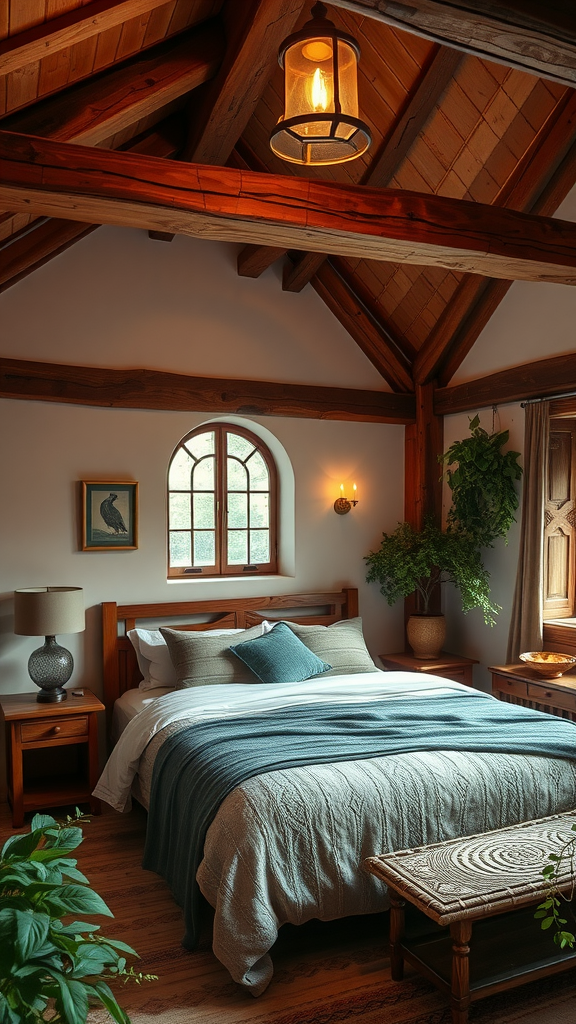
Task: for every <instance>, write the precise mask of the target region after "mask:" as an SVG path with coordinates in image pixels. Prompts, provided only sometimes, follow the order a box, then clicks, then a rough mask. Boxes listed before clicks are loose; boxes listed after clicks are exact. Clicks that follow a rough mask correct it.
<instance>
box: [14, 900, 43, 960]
mask: <svg viewBox="0 0 576 1024" xmlns="http://www.w3.org/2000/svg"><path fill="white" fill-rule="evenodd" d="M14 918H15V925H16V935H15V939H14V951H15V953H16V957H17V959H18V961H19V962H20V963H24V962H25V961H26V960H31V959H32V957H33V956H35V953H36V950H37V949H39V948H40V947H41V946H42V945H43V943H44V941H45V939H46V936H47V935H48V928H49V927H50V918H49V917H48V915H47V914H35V913H34V912H33V911H29V912H22V911H21V910H15V911H14Z"/></svg>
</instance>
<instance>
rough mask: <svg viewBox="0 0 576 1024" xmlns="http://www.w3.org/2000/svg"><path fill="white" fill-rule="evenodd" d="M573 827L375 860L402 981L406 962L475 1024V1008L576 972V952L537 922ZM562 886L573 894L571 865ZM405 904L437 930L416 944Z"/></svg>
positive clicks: (570, 819) (534, 828) (372, 867)
mask: <svg viewBox="0 0 576 1024" xmlns="http://www.w3.org/2000/svg"><path fill="white" fill-rule="evenodd" d="M574 823H576V811H573V812H570V813H568V814H555V815H552V816H551V817H549V818H540V819H539V820H537V821H528V822H523V823H522V824H520V825H513V826H511V827H509V828H501V829H497V830H496V831H494V832H485V833H483V834H482V835H475V836H466V837H465V838H462V839H452V840H449V841H448V842H444V843H435V844H433V845H430V846H421V847H419V848H417V849H414V850H400V851H397V852H396V853H384V854H380V855H379V856H377V857H369V858H368V859H367V860H366V861H365V866H366V868H367V869H368V871H370V872H372V874H374V875H376V876H377V877H378V878H380V879H382V881H383V882H385V883H386V885H387V886H388V887H389V890H390V903H391V909H390V960H391V971H392V977H393V979H394V980H395V981H400V980H401V979H402V976H403V969H404V960H405V959H406V960H407V961H408V962H409V963H411V964H412V966H413V967H415V968H416V969H417V970H419V971H420V972H421V973H423V974H424V975H426V977H428V978H429V979H430V980H431V981H433V982H434V983H435V984H436V985H438V986H439V988H441V989H442V990H444V991H446V992H447V993H449V995H450V1001H451V1007H452V1022H453V1024H467V1021H468V1009H469V1006H470V1003H471V1001H472V1000H476V999H480V998H482V997H484V996H488V995H493V994H495V993H497V992H501V991H503V990H504V989H507V988H512V987H513V986H516V985H521V984H523V983H524V982H526V981H533V980H535V979H536V978H543V977H546V976H547V975H550V974H555V973H557V972H558V971H564V970H567V969H568V968H569V967H573V966H576V952H573V951H572V950H570V949H566V950H561V949H560V948H559V946H557V945H556V943H555V942H554V941H553V938H552V934H551V933H550V931H542V929H541V928H540V923H539V921H535V920H534V907H535V904H537V903H540V902H541V901H542V900H543V899H544V898H545V896H546V883H545V881H544V878H543V876H542V868H543V867H544V866H545V864H546V863H547V859H548V855H549V854H550V853H559V852H560V850H561V848H562V846H563V845H564V843H565V842H566V839H567V838H568V836H570V835H573V834H574V833H572V832H571V827H572V825H573V824H574ZM558 883H559V884H558V887H559V889H560V890H561V891H563V892H570V891H571V889H572V885H573V879H572V876H571V874H570V873H569V865H568V864H566V866H565V868H563V873H562V874H561V875H560V877H559V879H558ZM406 901H408V902H409V903H411V904H413V905H414V906H415V907H417V908H418V910H419V911H421V912H422V913H423V914H425V915H426V917H427V918H429V919H430V920H431V921H433V922H435V925H430V922H428V923H427V928H426V930H425V931H424V932H423V930H422V927H421V926H420V928H419V930H418V929H417V931H416V933H415V934H413V935H412V936H410V934H409V933H407V932H406V929H405V924H406V922H405V905H406ZM498 915H504V916H498ZM420 922H422V918H420ZM473 925H474V926H475V927H474V939H473V940H472V926H473ZM446 926H447V927H448V931H447V929H446Z"/></svg>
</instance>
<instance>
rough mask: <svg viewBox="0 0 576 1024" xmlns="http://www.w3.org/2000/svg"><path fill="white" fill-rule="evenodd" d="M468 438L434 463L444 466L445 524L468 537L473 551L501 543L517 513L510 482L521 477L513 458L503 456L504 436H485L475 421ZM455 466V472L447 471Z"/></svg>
mask: <svg viewBox="0 0 576 1024" xmlns="http://www.w3.org/2000/svg"><path fill="white" fill-rule="evenodd" d="M470 431H471V436H470V437H465V438H464V439H463V440H462V441H454V444H452V445H450V448H449V449H448V451H447V452H446V453H445V454H444V455H443V456H441V459H440V461H441V462H444V463H445V464H446V466H447V470H446V479H447V481H448V486H449V487H450V490H451V491H452V506H451V508H450V510H449V512H448V518H447V524H448V526H449V527H450V528H452V529H455V530H456V531H457V532H459V533H466V534H468V535H469V536H470V537H472V538H473V539H474V540H475V542H476V544H477V545H478V547H480V548H483V547H493V542H494V540H496V538H497V537H503V538H506V534H507V533H508V530H509V529H510V527H511V526H512V523H513V522H514V513H515V512H516V509H517V508H518V495H517V494H516V489H515V487H514V481H515V480H519V479H520V477H521V476H522V467H521V466H519V465H518V459H519V457H520V453H519V452H513V451H507V452H503V451H502V448H503V446H504V445H505V444H506V443H507V441H508V431H507V430H501V431H499V432H498V433H494V434H489V433H488V432H487V431H486V430H484V429H483V428H482V427H481V426H480V420H479V418H478V416H475V417H474V419H472V420H470ZM454 465H456V469H452V468H451V467H452V466H454Z"/></svg>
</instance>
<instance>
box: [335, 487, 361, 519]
mask: <svg viewBox="0 0 576 1024" xmlns="http://www.w3.org/2000/svg"><path fill="white" fill-rule="evenodd" d="M352 490H353V492H354V497H353V498H345V497H344V484H340V497H339V498H336V501H335V502H334V511H335V512H336V515H339V516H345V515H346V513H347V512H349V511H350V509H351V508H352V507H353V506H354V505H357V504H358V498H357V497H356V484H352Z"/></svg>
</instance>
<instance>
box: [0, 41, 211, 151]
mask: <svg viewBox="0 0 576 1024" xmlns="http://www.w3.org/2000/svg"><path fill="white" fill-rule="evenodd" d="M223 54H224V39H223V35H222V31H221V27H220V26H219V24H218V23H217V22H216V21H212V22H207V23H205V24H204V25H201V26H199V27H198V28H196V29H193V30H192V31H191V32H190V33H187V37H186V39H185V40H183V39H182V37H178V38H177V40H176V41H174V40H171V41H170V42H169V43H163V44H161V45H160V46H159V47H157V49H156V50H155V51H153V50H150V51H148V52H147V54H146V56H145V57H144V58H140V59H138V58H135V59H134V60H132V61H131V62H130V63H129V64H128V65H126V64H125V65H124V66H123V67H122V68H121V69H119V70H111V71H108V72H105V73H104V74H103V75H101V76H100V77H99V78H98V79H97V80H96V81H94V82H88V83H87V84H83V85H79V86H76V87H73V88H72V89H69V90H67V91H66V92H65V93H63V94H62V95H59V96H56V97H53V98H50V99H47V100H44V101H43V102H40V103H38V104H36V105H35V106H34V107H33V108H32V109H31V110H28V111H26V112H24V113H19V114H13V115H12V116H11V117H8V118H5V119H4V121H3V122H2V128H3V129H4V130H5V131H15V132H21V133H23V134H26V135H41V136H42V137H43V138H48V139H57V140H60V141H62V142H67V141H74V142H80V143H82V144H84V145H91V146H97V145H99V144H101V143H102V142H104V141H106V139H108V138H109V137H110V136H111V135H112V134H114V133H115V132H117V131H121V130H122V129H123V128H126V127H129V126H130V125H132V124H135V123H136V122H137V121H138V120H140V119H141V118H143V117H146V116H148V115H149V114H151V113H153V112H154V111H155V110H159V109H162V108H163V107H164V106H165V105H166V104H167V103H170V102H171V101H173V100H175V99H178V98H179V97H181V96H184V95H186V93H188V92H190V91H191V90H192V89H196V88H197V87H198V86H199V85H202V84H203V83H204V82H207V81H208V80H209V79H210V78H212V77H213V76H214V75H215V74H216V71H217V70H218V67H219V64H220V61H221V60H222V57H223Z"/></svg>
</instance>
